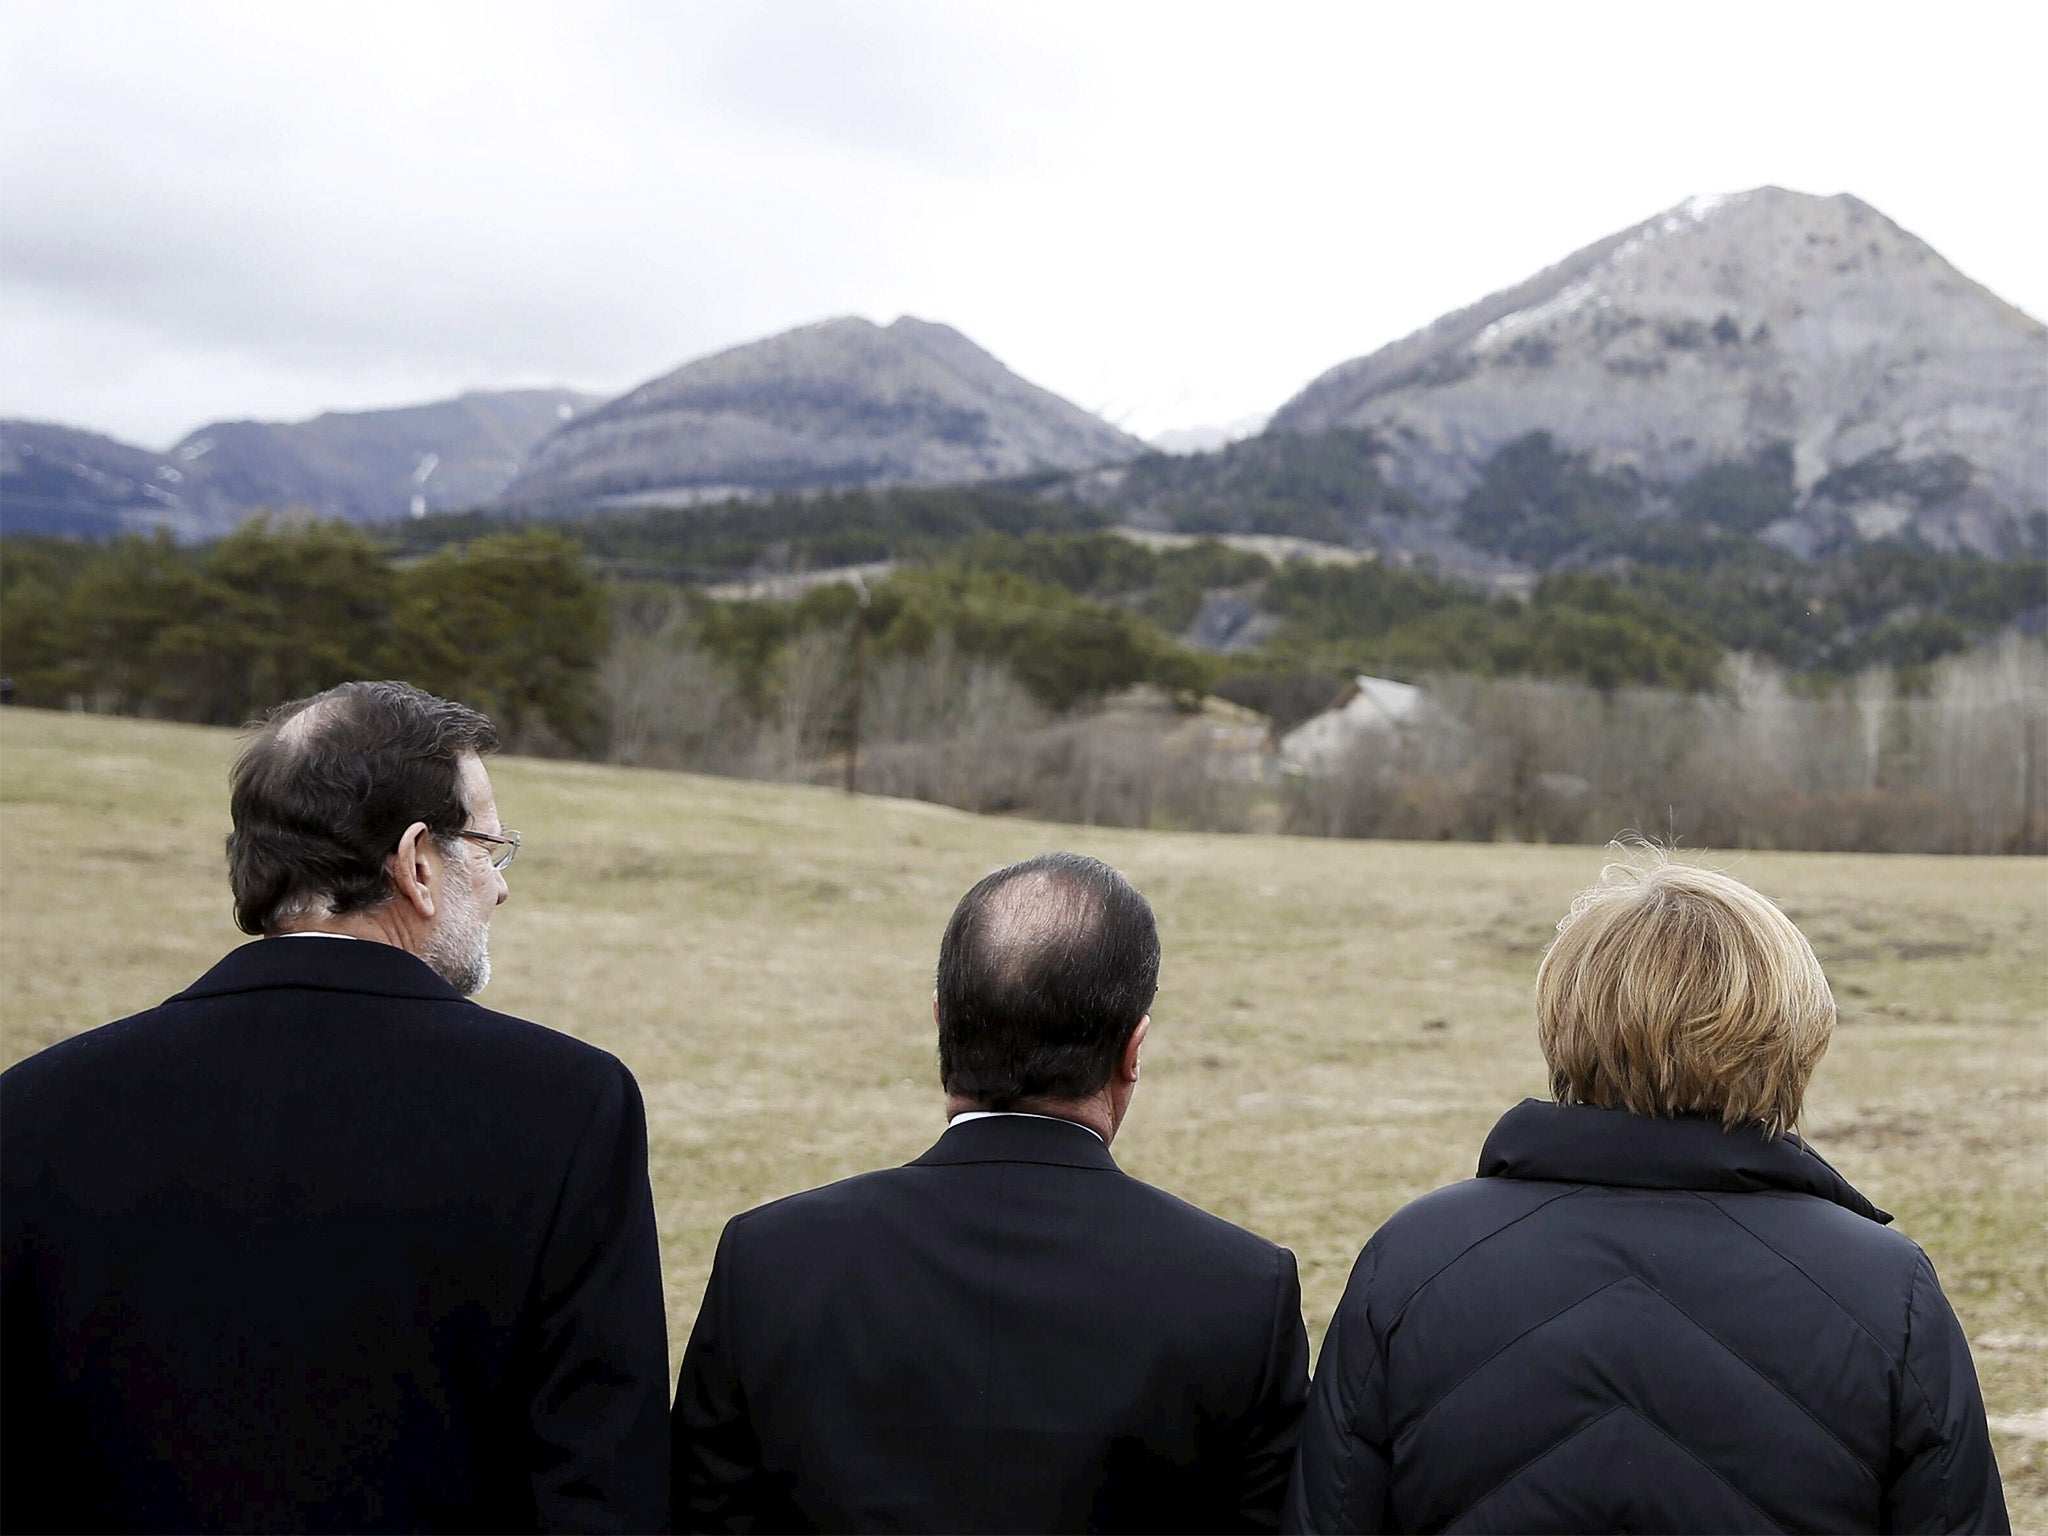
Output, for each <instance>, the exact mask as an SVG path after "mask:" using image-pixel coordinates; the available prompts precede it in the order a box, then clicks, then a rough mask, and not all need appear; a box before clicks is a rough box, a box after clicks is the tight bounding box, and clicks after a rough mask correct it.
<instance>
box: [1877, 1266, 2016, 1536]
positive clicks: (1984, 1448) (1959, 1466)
mask: <svg viewBox="0 0 2048 1536" xmlns="http://www.w3.org/2000/svg"><path fill="white" fill-rule="evenodd" d="M1906 1329H1907V1331H1906V1357H1905V1362H1904V1367H1903V1374H1904V1378H1905V1379H1904V1382H1903V1387H1902V1390H1901V1393H1900V1398H1899V1416H1898V1419H1897V1422H1895V1423H1894V1425H1893V1426H1892V1459H1891V1468H1890V1475H1889V1476H1888V1478H1887V1480H1886V1486H1885V1492H1884V1513H1883V1523H1882V1526H1881V1528H1882V1529H1884V1530H1886V1531H1991V1532H2009V1531H2010V1530H2011V1529H2012V1522H2011V1520H2010V1519H2009V1517H2008V1516H2007V1515H2006V1512H2005V1491H2004V1489H2003V1488H2002V1487H2001V1485H2000V1483H1999V1480H1998V1463H1997V1462H1996V1461H1995V1460H1994V1459H1993V1457H1992V1454H1991V1435H1990V1431H1989V1430H1988V1429H1987V1428H1986V1426H1985V1423H1984V1398H1983V1395H1982V1393H1980V1392H1979V1391H1978V1389H1977V1370H1976V1367H1975V1366H1974V1365H1973V1364H1972V1363H1971V1360H1970V1346H1969V1343H1968V1341H1967V1340H1965V1339H1964V1337H1963V1330H1962V1326H1961V1325H1960V1324H1959V1323H1957V1321H1956V1315H1955V1312H1954V1310H1953V1309H1952V1308H1951V1307H1950V1306H1949V1304H1948V1298H1947V1297H1946V1296H1944V1295H1943V1294H1942V1292H1941V1282H1940V1281H1939V1280H1938V1279H1937V1278H1936V1277H1935V1273H1934V1266H1933V1264H1931V1263H1929V1262H1928V1259H1927V1256H1926V1255H1925V1254H1922V1255H1920V1262H1919V1267H1918V1268H1917V1269H1916V1270H1915V1271H1914V1275H1913V1285H1912V1296H1911V1299H1910V1301H1909V1302H1908V1306H1907V1323H1906Z"/></svg>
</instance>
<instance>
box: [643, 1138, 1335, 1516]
mask: <svg viewBox="0 0 2048 1536" xmlns="http://www.w3.org/2000/svg"><path fill="white" fill-rule="evenodd" d="M1307 1389H1308V1338H1307V1334H1306V1331H1305V1330H1304V1329H1303V1327H1302V1321H1301V1289H1300V1284H1299V1281H1298V1279H1297V1277H1296V1274H1295V1265H1294V1256H1293V1255H1292V1254H1291V1253H1289V1252H1288V1251H1287V1250H1286V1249H1284V1248H1277V1247H1275V1246H1274V1245H1273V1244H1271V1243H1269V1242H1267V1241H1265V1240H1264V1239H1263V1238H1259V1237H1255V1236H1253V1235H1252V1234H1251V1233H1249V1232H1246V1231H1243V1230H1242V1229H1240V1228H1238V1227H1234V1226H1231V1225H1230V1224H1229V1223H1227V1222H1224V1221H1222V1220H1220V1219H1218V1218H1217V1217H1214V1216H1211V1215H1209V1214H1208V1213H1206V1212H1204V1211H1201V1210H1198V1209H1196V1208H1195V1207H1194V1206H1192V1205H1188V1204H1187V1203H1185V1202H1184V1201H1181V1200H1177V1199H1175V1198H1174V1197H1173V1196H1172V1195H1169V1194H1166V1193H1164V1192H1163V1191H1161V1190H1158V1189H1155V1188H1153V1187H1151V1186H1150V1185H1147V1184H1143V1183H1141V1182H1139V1181H1138V1180H1136V1179H1134V1178H1131V1177H1130V1176H1128V1175H1127V1174H1125V1173H1123V1172H1121V1171H1120V1170H1119V1169H1118V1168H1117V1165H1116V1163H1115V1162H1114V1161H1113V1160H1112V1159H1111V1157H1110V1154H1109V1149H1108V1148H1107V1147H1105V1146H1104V1145H1103V1144H1102V1143H1101V1142H1100V1141H1099V1140H1097V1139H1096V1137H1095V1136H1094V1135H1093V1134H1092V1133H1091V1132H1089V1131H1087V1130H1085V1129H1083V1128H1082V1127H1080V1126H1078V1125H1073V1124H1070V1123H1067V1122H1064V1121H1057V1120H1047V1119H1037V1118H1032V1117H1026V1116H999V1117H995V1118H991V1119H982V1120H972V1121H967V1122H963V1123H962V1124H959V1125H956V1126H954V1127H952V1128H951V1129H949V1130H948V1131H947V1132H946V1133H945V1135H944V1136H942V1137H941V1138H940V1140H939V1143H938V1145H937V1146H935V1147H933V1148H932V1149H931V1150H930V1151H929V1152H927V1153H926V1154H925V1155H924V1156H923V1157H920V1158H919V1159H918V1160H917V1161H916V1162H914V1163H912V1164H910V1165H909V1166H908V1167H904V1168H892V1169H887V1170H884V1171H882V1172H878V1173H870V1174H863V1175H862V1176H860V1177H858V1178H854V1179H849V1180H846V1181H844V1182H842V1183H838V1184H833V1185H828V1186H827V1187H825V1188H823V1189H815V1190H811V1191H809V1192H808V1193H805V1194H801V1195H795V1196H792V1197H791V1198H789V1199H786V1200H781V1201H777V1202H776V1203H774V1204H772V1205H766V1206H763V1207H761V1208H759V1209H758V1210H754V1211H750V1212H748V1213H746V1214H745V1215H742V1216H737V1217H735V1218H734V1219H733V1220H732V1221H731V1222H730V1223H729V1224H728V1225H727V1227H726V1229H725V1234H724V1236H723V1237H722V1238H721V1239H720V1241H719V1245H718V1254H717V1258H716V1261H715V1263H714V1265H713V1269H712V1274H711V1280H710V1284H709V1286H708V1288H707V1289H706V1292H705V1296H704V1306H703V1310H702V1311H701V1312H700V1313H699V1314H698V1317H697V1324H696V1328H695V1330H694V1332H693V1333H692V1334H691V1337H690V1343H689V1348H688V1350H687V1351H686V1353H685V1355H684V1359H683V1368H682V1378H681V1382H680V1384H679V1385H678V1387H677V1391H676V1404H675V1419H674V1429H675V1457H676V1460H675V1480H676V1498H677V1508H676V1517H675V1518H676V1528H677V1529H678V1530H739V1531H744V1530H758V1531H804V1530H818V1531H1041V1532H1046V1531H1080V1530H1102V1531H1140V1530H1144V1531H1213V1530H1243V1529H1260V1528H1264V1529H1271V1528H1272V1526H1273V1525H1274V1524H1275V1523H1276V1522H1277V1520H1278V1519H1279V1514H1280V1501H1281V1498H1282V1496H1283V1495H1284V1494H1285V1492H1286V1486H1287V1470H1288V1466H1289V1464H1290V1463H1291V1462H1292V1460H1293V1452H1294V1441H1295V1435H1296V1433H1297V1431H1298V1429H1299V1426H1300V1418H1301V1405H1302V1399H1303V1397H1304V1395H1305V1394H1306V1392H1307Z"/></svg>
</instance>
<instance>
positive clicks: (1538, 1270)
mask: <svg viewBox="0 0 2048 1536" xmlns="http://www.w3.org/2000/svg"><path fill="white" fill-rule="evenodd" d="M1536 1011H1537V1021H1538V1037H1539V1039H1540V1041H1541V1043H1542V1047H1543V1054H1544V1057H1545V1059H1546V1060H1547V1061H1548V1062H1549V1064H1550V1079H1551V1091H1552V1094H1553V1097H1554V1101H1555V1102H1550V1103H1545V1102H1542V1101H1539V1100H1534V1099H1531V1100H1529V1101H1527V1102H1525V1103H1523V1104H1521V1105H1519V1106H1518V1107H1516V1108H1515V1109H1512V1110H1510V1111H1509V1112H1508V1113H1507V1115H1506V1116H1505V1117H1503V1118H1502V1120H1501V1121H1500V1123H1499V1124H1498V1125H1496V1126H1495V1127H1494V1129H1493V1133H1492V1135H1491V1136H1489V1137H1488V1138H1487V1141H1486V1146H1485V1149H1484V1151H1483V1152H1482V1153H1481V1154H1480V1160H1479V1176H1478V1177H1477V1178H1475V1179H1470V1180H1467V1181H1466V1182H1465V1183H1463V1184H1456V1185H1452V1186H1451V1187H1450V1188H1448V1189H1440V1190H1438V1191H1437V1192H1436V1193H1434V1194H1431V1195H1427V1196H1425V1197H1423V1198H1422V1199H1420V1200H1417V1201H1415V1202H1414V1203H1412V1204H1410V1205H1409V1206H1407V1207H1405V1208H1404V1209H1403V1210H1401V1211H1399V1212H1398V1213H1396V1215H1395V1216H1394V1217H1393V1219H1392V1220H1391V1221H1389V1222H1388V1223H1387V1224H1386V1226H1385V1227H1383V1228H1381V1230H1380V1231H1379V1233H1378V1234H1377V1235H1375V1236H1374V1238H1373V1239H1372V1241H1371V1242H1370V1243H1368V1244H1367V1245H1366V1248H1365V1251H1364V1252H1363V1253H1362V1254H1360V1255H1359V1260H1358V1265H1357V1267H1356V1269H1354V1270H1353V1272H1352V1276H1351V1282H1350V1286H1349V1288H1348V1289H1347V1290H1346V1292H1345V1295H1344V1299H1343V1301H1342V1303H1341V1304H1340V1305H1339V1306H1338V1308H1337V1313H1336V1317H1335V1319H1334V1320H1333V1321H1332V1323H1331V1325H1330V1332H1329V1336H1328V1337H1327V1339H1326V1340H1325V1341H1324V1344H1323V1351H1322V1358H1321V1360H1320V1362H1319V1363H1318V1366H1317V1368H1316V1374H1315V1384H1314V1386H1313V1388H1312V1389H1311V1392H1310V1400H1309V1408H1308V1416H1307V1420H1306V1423H1305V1424H1304V1427H1303V1433H1302V1443H1301V1450H1300V1454H1299V1457H1298V1459H1297V1461H1296V1464H1295V1473H1294V1479H1293V1484H1292V1487H1291V1489H1290V1492H1289V1499H1288V1508H1287V1521H1288V1524H1289V1527H1290V1528H1291V1529H1294V1530H1299V1531H1440V1530H1459V1531H1532V1532H1533V1531H1856V1530H1861V1531H2005V1530H2008V1529H2009V1528H2010V1527H2009V1526H2008V1524H2007V1521H2006V1513H2005V1503H2004V1497H2003V1494H2002V1492H2001V1489H2000V1486H1999V1480H1998V1468H1997V1466H1996V1464H1995V1463H1994V1461H1993V1460H1992V1454H1991V1446H1990V1441H1989V1438H1988V1436H1987V1434H1986V1431H1985V1425H1984V1406H1983V1401H1982V1398H1981V1397H1980V1395H1979V1393H1978V1389H1977V1378H1976V1373H1975V1370H1974V1369H1973V1367H1972V1365H1971V1362H1970V1351H1969V1346H1968V1344H1967V1343H1966V1342H1965V1341H1964V1338H1963V1334H1962V1330H1961V1329H1960V1328H1959V1327H1958V1326H1957V1324H1956V1319H1955V1314H1954V1312H1952V1311H1951V1310H1950V1308H1949V1304H1948V1300H1947V1298H1946V1297H1944V1296H1943V1295H1942V1291H1941V1284H1940V1282H1939V1281H1938V1280H1937V1279H1936V1278H1935V1274H1934V1268H1933V1266H1932V1265H1931V1264H1930V1263H1928V1260H1927V1255H1926V1254H1924V1253H1922V1252H1921V1251H1920V1249H1919V1247H1918V1246H1917V1245H1916V1244H1914V1243H1913V1242H1912V1241H1911V1240H1909V1239H1908V1238H1906V1237H1904V1236H1902V1235H1900V1234H1899V1233H1897V1232H1894V1231H1892V1230H1891V1229H1890V1228H1889V1227H1888V1226H1887V1225H1886V1224H1887V1223H1888V1222H1889V1221H1890V1220H1891V1218H1890V1217H1889V1216H1888V1215H1886V1214H1885V1213H1884V1212H1883V1211H1880V1210H1878V1209H1877V1208H1876V1207H1875V1206H1873V1205H1872V1204H1871V1203H1870V1202H1869V1201H1868V1200H1866V1199H1864V1198H1863V1196H1861V1195H1860V1194H1858V1193H1857V1192H1856V1191H1855V1190H1854V1189H1852V1188H1851V1187H1850V1186H1849V1184H1848V1182H1847V1181H1846V1180H1844V1179H1843V1178H1842V1176H1841V1175H1840V1174H1838V1173H1836V1172H1835V1170H1834V1169H1833V1168H1831V1167H1829V1166H1828V1165H1827V1164H1826V1163H1825V1162H1823V1161H1822V1160H1821V1159H1820V1157H1818V1156H1817V1155H1816V1154H1815V1153H1814V1152H1813V1151H1812V1149H1811V1148H1809V1147H1807V1146H1806V1145H1805V1144H1804V1143H1803V1142H1802V1141H1800V1140H1799V1138H1798V1137H1797V1136H1795V1135H1793V1134H1792V1126H1793V1125H1794V1124H1795V1123H1796V1122H1797V1121H1798V1118H1799V1110H1800V1104H1801V1101H1802V1099H1803V1098H1804V1096H1805V1093H1806V1084H1807V1079H1808V1078H1809V1077H1810V1076H1811V1075H1812V1072H1813V1068H1814V1064H1815V1063H1816V1062H1818V1061H1819V1060H1820V1057H1821V1053H1822V1052H1823V1051H1825V1050H1826V1049H1827V1045H1828V1037H1829V1034H1830V1033H1831V1032H1832V1030H1833V1028H1834V1022H1835V1004H1834V998H1833V996H1832V995H1831V994H1830V992H1829V990H1828V984H1827V980H1826V978H1825V977H1824V976H1823V975H1822V974H1821V969H1820V964H1819V962H1818V961H1817V960H1816V959H1815V958H1814V954H1813V950H1812V948H1811V947H1810V946H1809V945H1808V944H1807V942H1806V940H1805V939H1804V938H1803V937H1802V936H1801V935H1800V933H1799V930H1798V929H1797V928H1795V927H1794V926H1793V925H1792V923H1791V921H1790V920H1789V919H1787V918H1786V916H1785V915H1784V914H1783V913H1782V912H1780V911H1779V910H1778V909H1777V908H1776V907H1775V906H1773V905H1772V904H1771V903H1770V902H1769V901H1767V900H1765V899H1764V898H1763V897H1762V896H1760V895H1758V894H1757V893H1756V892H1755V891H1753V890H1751V889H1749V888H1748V887H1747V886H1745V885H1743V884H1741V883H1740V882H1739V881H1736V880H1732V879H1730V878H1729V877H1728V876H1726V875H1722V874H1717V873H1714V872H1712V871H1710V870H1705V869H1699V868H1694V867H1691V866H1688V865H1684V864H1679V863H1674V862H1671V861H1670V860H1668V859H1665V858H1662V857H1660V856H1655V855H1650V856H1645V857H1644V858H1643V859H1639V860H1637V861H1635V862H1632V863H1623V864H1615V865H1611V866H1609V868H1608V869H1607V870H1606V871H1604V872H1603V874H1602V877H1601V879H1600V881H1599V883H1598V884H1596V885H1595V886H1593V887H1592V888H1591V889H1590V890H1588V891H1586V892H1584V893H1583V894H1582V895H1581V896H1580V897H1579V898H1578V900H1577V901H1575V902H1573V904H1572V908H1571V911H1570V913H1569V914H1568V915H1567V916H1566V917H1565V918H1564V920H1563V921H1562V922H1561V923H1559V924H1558V936H1557V940H1556V942H1555V943H1553V944H1552V945H1551V947H1550V950H1549V952H1548V954H1546V955H1545V957H1544V960H1543V964H1542V968H1541V969H1540V970H1539V971H1538V973H1537V979H1536Z"/></svg>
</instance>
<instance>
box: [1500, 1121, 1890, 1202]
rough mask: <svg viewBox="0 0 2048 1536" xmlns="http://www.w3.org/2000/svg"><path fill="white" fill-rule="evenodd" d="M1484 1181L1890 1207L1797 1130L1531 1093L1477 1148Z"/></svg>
mask: <svg viewBox="0 0 2048 1536" xmlns="http://www.w3.org/2000/svg"><path fill="white" fill-rule="evenodd" d="M1479 1177H1481V1178H1482V1179H1547V1180H1555V1181H1556V1182H1559V1183H1564V1184H1609V1185H1615V1186H1618V1187H1620V1188H1623V1189H1696V1190H1718V1191H1724V1192H1730V1193H1732V1192H1736V1191H1741V1190H1782V1191H1786V1192H1789V1193H1793V1194H1801V1195H1817V1196H1819V1197H1820V1198H1821V1199H1823V1200H1831V1201H1833V1202H1834V1203H1835V1204H1836V1205H1839V1206H1842V1207H1843V1208H1845V1209H1847V1210H1851V1211H1854V1212H1855V1213H1856V1214H1857V1215H1859V1216H1863V1217H1867V1218H1869V1219H1870V1220H1871V1221H1876V1222H1884V1223H1889V1222H1890V1221H1891V1219H1892V1218H1891V1215H1890V1213H1889V1212H1887V1211H1881V1210H1879V1209H1878V1208H1877V1207H1876V1206H1874V1205H1872V1204H1871V1203H1870V1202H1869V1201H1868V1200H1866V1199H1864V1198H1863V1196H1862V1195H1860V1194H1858V1193H1857V1192H1856V1190H1855V1188H1854V1187H1853V1186H1852V1185H1851V1184H1850V1183H1849V1181H1848V1180H1847V1179H1845V1178H1843V1177H1842V1176H1841V1175H1840V1174H1839V1173H1837V1172H1835V1170H1834V1169H1833V1168H1831V1167H1829V1166H1828V1164H1827V1162H1826V1160H1825V1159H1823V1158H1822V1157H1821V1155H1820V1154H1819V1153H1817V1152H1815V1151H1814V1150H1813V1148H1811V1147H1809V1146H1808V1145H1807V1144H1806V1143H1805V1142H1803V1141H1801V1140H1800V1139H1799V1138H1798V1137H1797V1136H1790V1135H1788V1136H1783V1137H1775V1138H1774V1137H1770V1136H1766V1135H1765V1134H1764V1132H1763V1129H1762V1128H1761V1127H1760V1126H1746V1125H1744V1126H1736V1127H1735V1128H1734V1129H1732V1130H1723V1129H1722V1127H1721V1123H1720V1121H1718V1120H1712V1119H1708V1118H1706V1117H1704V1116H1699V1115H1680V1116H1678V1117H1677V1118H1675V1119H1670V1120H1663V1119H1656V1118H1653V1117H1651V1116H1649V1115H1632V1114H1630V1113H1629V1112H1628V1111H1627V1110H1625V1109H1599V1108H1596V1107H1595V1106H1593V1105H1590V1104H1550V1103H1546V1102H1545V1101H1544V1100H1542V1099H1524V1100H1523V1101H1522V1102H1521V1103H1519V1104H1517V1105H1516V1106H1515V1107H1514V1108H1513V1109H1511V1110H1509V1111H1508V1112H1507V1113H1506V1114H1505V1115H1502V1116H1501V1118H1500V1123H1499V1124H1497V1125H1496V1126H1494V1128H1493V1134H1492V1135H1490V1136H1488V1137H1487V1138H1486V1145H1485V1147H1484V1148H1482V1149H1481V1151H1480V1153H1479Z"/></svg>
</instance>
